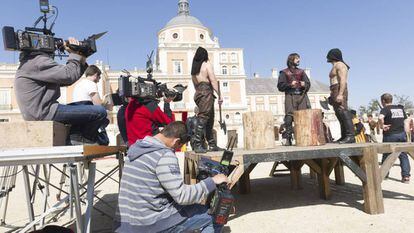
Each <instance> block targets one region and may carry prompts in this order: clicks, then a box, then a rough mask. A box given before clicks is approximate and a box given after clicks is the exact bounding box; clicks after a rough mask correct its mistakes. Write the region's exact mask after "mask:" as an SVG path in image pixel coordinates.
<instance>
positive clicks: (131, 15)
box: [0, 0, 414, 108]
mask: <svg viewBox="0 0 414 233" xmlns="http://www.w3.org/2000/svg"><path fill="white" fill-rule="evenodd" d="M177 3H178V0H148V1H143V0H118V1H106V0H105V1H104V0H71V1H63V0H50V4H52V5H55V6H57V7H58V8H59V18H58V19H57V22H56V25H55V27H54V32H55V33H56V36H59V37H63V38H67V37H69V36H75V37H76V38H79V39H83V38H86V37H87V36H89V35H91V34H95V33H98V32H102V31H108V33H107V35H105V36H104V37H102V38H101V39H100V40H99V41H98V52H97V53H96V54H94V55H93V56H92V57H90V58H89V60H90V63H94V62H95V61H96V60H102V61H103V62H104V63H106V64H109V65H110V66H111V68H112V69H133V68H134V67H138V68H143V67H145V58H146V54H148V53H150V51H151V50H155V49H156V47H157V32H158V31H159V30H160V29H161V28H163V27H164V26H165V24H166V23H167V22H168V21H169V20H170V19H171V18H173V17H174V16H176V14H177ZM1 5H2V7H1V14H0V25H1V26H4V25H9V26H14V27H15V29H23V28H24V27H25V26H32V25H33V23H34V21H35V20H36V19H37V17H38V16H40V12H39V3H38V1H37V0H2V4H1ZM413 11H414V1H412V0H398V1H390V0H364V1H361V0H347V1H343V0H329V1H326V0H296V1H290V0H284V1H282V0H257V1H251V0H225V1H223V0H190V14H191V15H193V16H195V17H197V18H198V19H199V20H200V21H201V22H202V23H203V24H204V25H205V26H207V27H209V28H210V29H211V30H212V31H213V33H214V36H217V37H218V38H219V41H220V44H221V47H223V48H243V49H244V63H245V70H246V74H247V76H248V77H251V76H252V75H253V73H259V74H260V76H261V77H269V76H270V75H271V69H272V68H277V69H279V70H281V69H283V68H284V67H285V66H286V58H287V56H288V54H290V53H292V52H297V53H299V54H300V55H301V67H303V68H305V67H307V68H310V69H311V77H312V78H313V79H316V80H318V81H321V82H324V83H326V84H328V82H329V81H328V73H329V71H330V69H331V65H330V64H329V63H326V54H327V52H328V51H329V49H331V48H340V49H341V50H342V52H343V57H344V60H345V61H346V62H347V63H348V64H349V65H350V66H351V69H350V72H349V92H350V93H349V95H350V97H349V100H350V105H351V107H354V108H358V107H359V106H360V105H366V104H368V102H369V101H370V100H371V99H373V98H377V99H378V98H379V96H380V95H381V94H383V93H385V92H389V93H391V94H398V95H407V96H410V97H411V100H413V99H414V98H413V97H414V93H413V89H414V83H413V81H412V80H413V74H414V64H413V56H412V55H413V54H414V46H413V43H414V27H413V23H414V14H413ZM0 43H2V42H0ZM17 57H18V55H17V54H16V53H13V52H9V51H4V50H3V49H0V63H13V62H17Z"/></svg>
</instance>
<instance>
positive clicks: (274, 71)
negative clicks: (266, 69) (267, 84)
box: [272, 68, 279, 79]
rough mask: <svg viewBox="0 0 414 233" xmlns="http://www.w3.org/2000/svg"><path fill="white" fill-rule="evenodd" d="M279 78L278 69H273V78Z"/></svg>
mask: <svg viewBox="0 0 414 233" xmlns="http://www.w3.org/2000/svg"><path fill="white" fill-rule="evenodd" d="M278 77H279V74H278V72H277V69H276V68H272V78H276V79H277V78H278Z"/></svg>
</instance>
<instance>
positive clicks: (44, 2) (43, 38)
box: [2, 0, 106, 57]
mask: <svg viewBox="0 0 414 233" xmlns="http://www.w3.org/2000/svg"><path fill="white" fill-rule="evenodd" d="M51 8H53V10H52V9H51ZM40 11H41V12H42V13H43V16H40V17H39V18H38V19H37V20H36V22H35V23H34V26H33V27H26V28H25V30H24V31H23V30H17V31H15V30H14V27H11V26H4V27H3V29H2V34H3V44H4V49H5V50H9V51H28V52H45V53H54V52H55V51H57V52H58V56H63V54H64V53H65V41H64V40H63V39H61V38H55V37H54V35H55V34H54V33H53V32H52V29H53V26H54V25H55V22H56V19H57V17H58V15H59V13H58V12H59V11H58V8H57V7H55V6H49V0H40ZM48 14H52V16H54V19H53V22H52V24H51V25H50V27H49V28H47V20H48V18H51V17H52V16H50V17H48ZM41 20H42V21H43V28H38V27H36V26H37V25H38V24H39V22H40V21H41ZM105 33H106V32H103V33H99V34H96V35H92V36H90V37H88V38H87V39H85V40H83V41H79V45H73V44H69V45H68V47H69V48H70V49H71V50H73V51H75V52H78V53H80V54H82V55H84V56H86V57H89V56H90V55H92V54H94V53H95V52H96V51H97V49H96V40H97V39H99V38H100V37H101V36H103V35H104V34H105Z"/></svg>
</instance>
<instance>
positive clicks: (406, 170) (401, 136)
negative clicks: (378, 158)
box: [382, 132, 411, 177]
mask: <svg viewBox="0 0 414 233" xmlns="http://www.w3.org/2000/svg"><path fill="white" fill-rule="evenodd" d="M382 141H383V142H407V135H406V134H405V132H402V133H396V134H390V135H384V137H383V139H382ZM389 155H390V154H389V153H385V154H383V155H382V163H383V162H384V161H385V159H387V157H388V156H389ZM398 158H399V159H400V166H401V176H402V177H410V170H411V167H410V161H409V160H408V155H407V153H405V152H401V154H400V156H398Z"/></svg>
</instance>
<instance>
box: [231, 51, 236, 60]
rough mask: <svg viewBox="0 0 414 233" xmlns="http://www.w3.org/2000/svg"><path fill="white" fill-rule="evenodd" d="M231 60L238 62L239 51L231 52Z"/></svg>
mask: <svg viewBox="0 0 414 233" xmlns="http://www.w3.org/2000/svg"><path fill="white" fill-rule="evenodd" d="M231 62H237V53H231Z"/></svg>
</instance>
